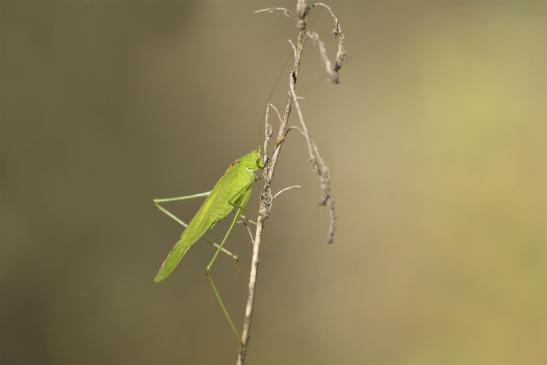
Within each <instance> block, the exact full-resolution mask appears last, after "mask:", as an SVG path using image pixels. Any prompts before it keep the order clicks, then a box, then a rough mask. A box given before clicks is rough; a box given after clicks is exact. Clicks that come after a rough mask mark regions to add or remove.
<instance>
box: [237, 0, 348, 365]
mask: <svg viewBox="0 0 547 365" xmlns="http://www.w3.org/2000/svg"><path fill="white" fill-rule="evenodd" d="M318 4H320V3H317V4H314V5H312V6H308V5H307V4H306V0H297V5H296V18H297V27H298V34H297V37H296V45H295V44H294V43H293V42H292V41H289V42H290V44H291V47H292V49H293V52H294V62H293V65H292V67H291V69H290V72H289V91H288V94H287V102H286V104H285V109H284V112H283V116H281V115H280V113H279V111H278V110H277V108H276V107H275V106H273V105H272V104H268V106H267V109H266V118H265V125H266V128H265V133H264V160H265V161H266V166H265V168H264V173H263V178H264V185H263V188H262V193H261V195H260V205H259V213H258V217H257V219H256V230H255V234H254V240H253V254H252V259H251V269H250V273H249V287H248V295H247V302H246V306H245V316H244V319H243V330H242V332H241V346H240V349H239V353H238V357H237V365H243V364H244V363H245V355H246V353H247V348H248V345H249V339H250V330H251V322H252V318H253V308H254V299H255V288H256V280H257V273H258V264H259V261H260V246H261V243H262V233H263V231H264V222H265V221H266V219H268V217H269V216H270V213H271V209H272V204H273V201H274V200H275V198H277V197H278V196H279V195H280V194H281V193H282V192H284V191H287V190H290V189H292V188H295V187H294V186H293V187H288V188H285V189H282V190H281V191H280V192H278V193H277V194H275V195H274V194H273V193H272V179H273V176H274V171H275V167H276V165H277V160H278V158H279V154H280V152H281V147H282V146H283V142H284V141H285V138H286V137H287V134H288V133H289V131H290V130H291V129H296V130H298V131H300V132H301V133H302V134H303V135H304V137H305V139H306V142H307V144H308V152H309V155H310V162H311V165H312V169H313V171H314V172H315V173H316V174H317V175H318V176H319V179H320V183H321V188H322V190H323V195H322V198H321V201H320V204H321V205H327V206H328V207H329V209H330V212H331V220H330V230H329V235H328V239H327V242H329V243H332V241H333V239H334V232H335V221H336V215H335V210H334V201H333V199H332V193H331V189H330V174H329V170H328V168H327V166H326V164H325V163H324V161H323V159H322V158H321V156H320V155H319V150H318V148H317V145H316V144H315V142H314V141H313V139H312V137H311V134H310V132H309V130H308V128H307V126H306V123H305V122H304V118H303V115H302V109H301V107H300V104H299V102H298V97H297V96H296V93H295V86H296V82H297V80H298V73H299V71H300V67H301V59H302V50H303V49H304V45H305V43H306V40H307V39H309V38H310V34H311V33H309V32H308V30H307V20H308V15H309V11H310V9H311V8H312V7H313V6H318ZM321 6H323V5H321ZM324 7H327V6H326V5H324ZM327 8H328V7H327ZM328 9H329V12H330V13H331V15H332V16H333V17H334V14H333V13H332V10H330V8H328ZM275 10H277V9H275ZM277 11H279V10H277ZM260 12H274V11H270V9H265V10H263V11H260ZM334 18H335V23H336V24H337V26H336V28H337V29H339V25H338V19H336V17H334ZM340 34H341V30H340ZM335 36H336V37H337V38H339V50H340V49H341V50H342V52H343V47H342V48H341V39H343V35H342V36H341V38H340V36H339V35H336V34H335ZM311 38H312V39H313V37H311ZM344 54H345V53H344ZM325 57H326V56H325ZM339 61H340V62H339ZM342 61H343V55H342V56H340V57H337V62H336V64H335V66H334V67H333V68H332V70H331V71H330V72H332V73H333V74H336V75H337V74H338V71H339V70H340V67H341V63H342ZM329 76H331V73H329ZM333 80H334V81H335V82H337V81H338V79H337V78H336V79H334V78H333ZM293 105H294V107H295V108H296V110H297V113H298V119H299V122H300V127H296V126H292V127H289V124H288V123H289V117H290V115H291V111H292V107H293ZM270 108H271V109H273V110H274V111H275V112H276V114H277V116H278V118H279V120H280V125H279V130H278V132H277V138H276V142H275V146H274V150H273V152H272V154H271V156H270V157H269V156H268V155H267V151H268V146H269V144H270V141H271V137H272V135H273V128H272V126H271V125H270V123H269V109H270Z"/></svg>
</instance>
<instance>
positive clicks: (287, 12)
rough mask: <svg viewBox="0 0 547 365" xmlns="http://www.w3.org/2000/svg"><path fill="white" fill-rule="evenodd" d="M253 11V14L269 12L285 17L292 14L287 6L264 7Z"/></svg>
mask: <svg viewBox="0 0 547 365" xmlns="http://www.w3.org/2000/svg"><path fill="white" fill-rule="evenodd" d="M254 13H255V14H264V13H269V14H275V15H283V16H286V17H291V16H292V11H290V10H289V9H287V8H266V9H260V10H255V11H254Z"/></svg>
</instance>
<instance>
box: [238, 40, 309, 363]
mask: <svg viewBox="0 0 547 365" xmlns="http://www.w3.org/2000/svg"><path fill="white" fill-rule="evenodd" d="M305 42H306V31H305V29H300V30H299V32H298V38H297V44H296V53H295V55H296V57H295V60H294V64H293V67H292V69H291V72H290V78H291V80H290V81H289V82H291V83H292V82H295V83H296V80H297V77H298V72H299V71H300V60H301V56H302V50H303V48H304V44H305ZM292 104H293V95H292V93H291V92H289V94H288V96H287V103H286V104H285V112H284V114H283V118H282V119H281V125H280V127H279V132H278V134H277V143H276V146H275V149H274V151H273V153H272V156H271V158H270V159H268V164H267V167H266V168H265V169H264V187H263V190H262V194H261V197H260V207H259V211H258V212H259V213H258V219H257V221H256V230H255V234H254V241H253V256H252V259H251V271H250V273H249V289H248V295H247V304H246V305H245V317H244V319H243V330H242V331H241V346H240V349H239V354H238V357H237V364H238V365H243V364H244V363H245V355H246V353H247V346H248V344H249V337H250V330H251V322H252V318H253V308H254V299H255V288H256V279H257V271H258V264H259V257H260V245H261V243H262V232H263V230H264V221H265V220H266V219H267V218H268V216H269V215H270V210H271V204H272V201H273V196H272V188H271V181H272V178H273V175H274V170H275V166H276V165H277V159H278V157H279V153H280V152H281V146H282V145H283V141H284V139H285V137H286V135H287V131H288V127H287V125H288V121H289V116H290V115H291V109H292Z"/></svg>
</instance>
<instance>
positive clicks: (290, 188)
mask: <svg viewBox="0 0 547 365" xmlns="http://www.w3.org/2000/svg"><path fill="white" fill-rule="evenodd" d="M301 188H302V187H301V186H300V185H291V186H287V187H286V188H283V189H281V190H279V191H278V192H277V193H275V194H274V196H273V199H274V200H275V199H277V197H278V196H280V195H281V194H283V193H285V192H287V191H289V190H293V189H301Z"/></svg>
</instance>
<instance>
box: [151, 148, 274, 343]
mask: <svg viewBox="0 0 547 365" xmlns="http://www.w3.org/2000/svg"><path fill="white" fill-rule="evenodd" d="M263 168H264V160H263V159H262V157H261V153H260V149H257V150H253V151H251V152H249V153H248V154H246V155H244V156H243V157H241V158H239V159H237V160H236V161H235V162H233V163H232V164H231V165H230V166H229V167H228V169H227V170H226V172H225V173H224V175H222V177H221V178H220V179H219V180H218V181H217V183H216V184H215V186H214V187H213V189H212V190H211V191H208V192H205V193H199V194H194V195H188V196H180V197H175V198H167V199H154V203H155V204H156V206H157V207H158V208H159V209H160V210H161V211H162V212H164V213H165V214H167V215H168V216H169V217H171V218H172V219H174V220H175V221H177V222H178V223H179V224H181V225H183V226H185V227H186V229H185V230H184V231H183V232H182V234H181V236H180V238H179V240H178V241H177V242H176V243H175V245H174V246H173V248H172V249H171V251H170V252H169V254H168V255H167V258H166V259H165V260H164V261H163V264H162V265H161V267H160V269H159V271H158V273H157V274H156V277H155V278H154V281H155V282H156V283H160V282H162V281H163V280H165V279H166V278H167V277H168V276H169V275H171V273H172V272H173V271H174V270H175V268H176V267H177V265H178V264H179V263H180V262H181V260H182V259H183V257H184V256H185V255H186V253H187V252H188V251H189V250H190V248H191V247H192V246H193V245H194V244H195V243H196V242H197V241H198V240H199V239H200V238H202V237H203V238H205V239H206V240H207V241H209V242H210V243H212V244H213V245H215V247H216V251H215V253H214V255H213V257H212V258H211V261H210V262H209V264H208V265H207V267H206V268H205V272H206V274H207V277H208V279H209V282H210V284H211V287H212V289H213V292H214V294H215V297H216V298H217V301H218V303H219V305H220V307H221V309H222V311H223V312H224V315H225V317H226V319H227V320H228V323H229V324H230V327H231V328H232V330H233V331H234V333H235V334H236V337H238V338H239V334H238V331H237V330H236V327H235V325H234V323H233V321H232V319H231V317H230V315H229V313H228V311H227V310H226V307H225V306H224V303H223V302H222V299H221V297H220V294H219V292H218V290H217V288H216V286H215V284H214V282H213V280H212V278H211V270H212V268H213V265H214V264H215V261H216V259H217V257H218V255H219V254H220V252H224V253H226V254H228V255H230V256H232V257H233V258H235V259H236V260H237V256H235V255H234V254H232V253H231V252H230V251H228V250H226V249H224V247H223V246H224V244H225V242H226V240H227V239H228V236H229V235H230V232H231V231H232V229H233V228H234V225H235V224H236V222H237V221H238V219H240V217H241V212H242V211H243V210H244V209H245V207H246V206H247V203H248V201H249V198H250V197H251V192H252V188H253V185H254V183H255V182H256V180H257V178H256V176H255V174H256V172H258V171H259V170H261V169H263ZM203 197H206V199H205V201H204V202H203V203H202V204H201V206H200V208H199V209H198V211H197V213H196V214H195V215H194V217H193V218H192V220H191V221H190V223H189V224H186V223H184V222H183V221H181V220H180V219H179V218H177V217H176V216H175V215H174V214H172V213H171V212H170V211H168V210H167V209H166V208H164V207H163V206H161V203H167V202H173V201H181V200H188V199H194V198H203ZM234 210H235V214H234V218H233V220H232V222H231V224H230V226H229V228H228V230H227V231H226V233H225V235H224V237H223V239H222V241H221V242H220V244H216V243H214V242H212V241H210V240H209V239H207V238H206V237H204V234H205V233H206V232H207V231H209V230H210V229H212V228H213V227H214V226H215V224H216V223H218V222H219V221H221V220H223V219H225V218H226V217H227V216H228V215H229V214H230V213H232V212H233V211H234Z"/></svg>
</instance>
